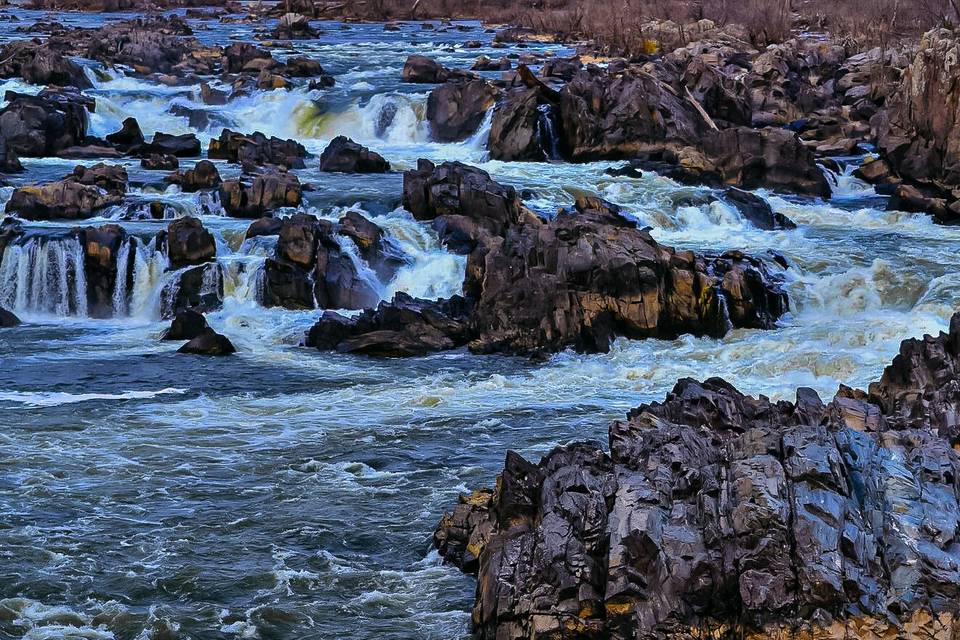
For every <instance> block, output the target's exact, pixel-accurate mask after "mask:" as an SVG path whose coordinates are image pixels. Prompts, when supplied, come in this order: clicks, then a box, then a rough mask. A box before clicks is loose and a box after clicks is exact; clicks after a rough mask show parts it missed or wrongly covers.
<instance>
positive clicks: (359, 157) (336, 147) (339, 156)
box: [320, 136, 390, 173]
mask: <svg viewBox="0 0 960 640" xmlns="http://www.w3.org/2000/svg"><path fill="white" fill-rule="evenodd" d="M320 171H330V172H333V173H386V172H387V171H390V163H389V162H387V161H386V160H385V159H384V157H383V156H381V155H380V154H379V153H377V152H376V151H371V150H370V149H368V148H367V147H364V146H363V145H360V144H357V143H356V142H354V141H353V140H351V139H350V138H348V137H346V136H337V137H336V138H334V139H333V140H331V141H330V144H328V145H327V148H326V149H324V150H323V153H322V154H321V155H320Z"/></svg>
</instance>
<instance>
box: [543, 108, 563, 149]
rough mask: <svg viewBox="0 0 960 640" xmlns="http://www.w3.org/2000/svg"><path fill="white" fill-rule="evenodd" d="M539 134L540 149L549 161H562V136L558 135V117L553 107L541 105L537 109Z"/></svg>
mask: <svg viewBox="0 0 960 640" xmlns="http://www.w3.org/2000/svg"><path fill="white" fill-rule="evenodd" d="M537 111H538V112H539V114H540V115H539V117H538V118H537V132H538V133H539V136H540V148H542V149H543V153H544V155H545V156H546V159H547V160H560V159H561V158H560V136H559V134H558V133H557V116H556V113H555V112H554V110H553V106H552V105H549V104H541V105H540V106H538V107H537Z"/></svg>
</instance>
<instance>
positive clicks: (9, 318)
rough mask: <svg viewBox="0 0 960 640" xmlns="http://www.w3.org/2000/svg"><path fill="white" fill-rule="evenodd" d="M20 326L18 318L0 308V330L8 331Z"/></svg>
mask: <svg viewBox="0 0 960 640" xmlns="http://www.w3.org/2000/svg"><path fill="white" fill-rule="evenodd" d="M20 324H22V322H21V321H20V318H18V317H17V316H15V315H14V314H13V313H11V312H10V311H7V310H6V309H4V308H3V307H0V329H9V328H11V327H16V326H18V325H20Z"/></svg>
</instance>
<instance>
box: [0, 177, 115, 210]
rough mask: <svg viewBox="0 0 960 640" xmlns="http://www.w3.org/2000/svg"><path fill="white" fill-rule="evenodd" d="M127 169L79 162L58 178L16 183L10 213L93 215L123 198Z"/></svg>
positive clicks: (10, 203) (11, 197) (9, 206)
mask: <svg viewBox="0 0 960 640" xmlns="http://www.w3.org/2000/svg"><path fill="white" fill-rule="evenodd" d="M126 191H127V172H126V169H124V168H123V167H120V166H113V165H105V164H97V165H94V166H92V167H84V166H78V167H76V168H75V169H74V171H73V173H71V174H70V175H68V176H67V177H65V178H63V179H62V180H57V181H55V182H49V183H46V184H42V185H27V186H23V187H17V188H16V189H15V190H14V191H13V194H11V196H10V200H8V201H7V205H6V211H7V213H15V214H17V215H18V216H20V217H21V218H27V219H30V220H50V219H72V220H77V219H83V218H90V217H92V216H93V215H95V214H96V213H97V212H98V211H100V210H101V209H103V208H104V207H108V206H111V205H115V204H120V203H121V202H123V197H124V194H125V193H126Z"/></svg>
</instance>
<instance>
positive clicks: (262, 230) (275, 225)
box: [244, 218, 283, 239]
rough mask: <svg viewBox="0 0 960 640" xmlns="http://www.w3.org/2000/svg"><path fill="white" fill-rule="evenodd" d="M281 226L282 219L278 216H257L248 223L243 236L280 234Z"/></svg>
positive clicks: (254, 236) (253, 236)
mask: <svg viewBox="0 0 960 640" xmlns="http://www.w3.org/2000/svg"><path fill="white" fill-rule="evenodd" d="M281 228H283V220H281V219H280V218H259V219H257V220H254V221H253V222H251V223H250V226H249V227H247V233H246V234H245V235H244V238H245V239H246V238H256V237H257V236H276V235H280V229H281Z"/></svg>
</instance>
